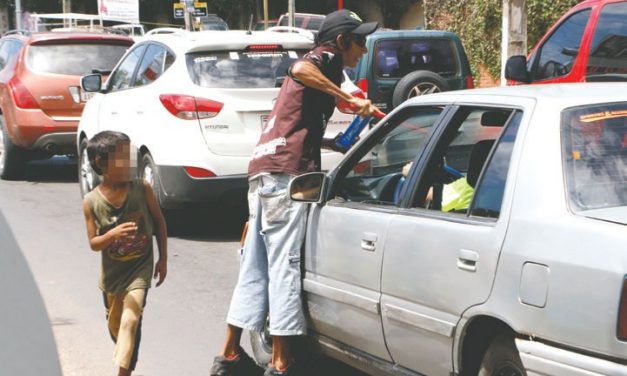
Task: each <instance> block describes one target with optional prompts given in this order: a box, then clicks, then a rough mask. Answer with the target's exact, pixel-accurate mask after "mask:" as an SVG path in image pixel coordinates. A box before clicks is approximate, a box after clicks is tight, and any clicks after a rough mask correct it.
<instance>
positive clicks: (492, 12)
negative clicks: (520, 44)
mask: <svg viewBox="0 0 627 376" xmlns="http://www.w3.org/2000/svg"><path fill="white" fill-rule="evenodd" d="M578 2H579V0H551V1H549V0H527V10H528V12H527V13H528V14H527V46H528V48H529V49H531V48H533V47H534V46H535V45H536V44H537V43H538V40H539V39H540V38H541V37H542V36H543V35H544V34H545V33H546V31H547V30H548V29H549V27H551V25H553V23H555V21H556V20H557V19H558V18H559V17H561V16H562V14H564V12H566V11H567V10H568V9H569V8H571V7H572V6H573V5H575V4H577V3H578ZM424 4H425V10H426V18H427V26H428V28H429V29H437V30H448V31H453V32H455V33H457V34H458V35H459V37H460V38H461V40H462V43H463V44H464V48H465V50H466V53H467V54H468V59H469V60H470V65H471V68H472V71H473V76H474V77H475V78H479V72H480V71H481V69H480V68H481V67H483V68H485V69H486V70H487V71H488V72H489V73H490V75H491V76H492V77H493V78H497V77H499V76H500V70H501V17H502V0H425V2H424Z"/></svg>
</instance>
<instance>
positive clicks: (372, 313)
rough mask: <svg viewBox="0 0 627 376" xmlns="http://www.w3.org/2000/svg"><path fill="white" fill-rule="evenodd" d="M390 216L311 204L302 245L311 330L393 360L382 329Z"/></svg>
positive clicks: (382, 213)
mask: <svg viewBox="0 0 627 376" xmlns="http://www.w3.org/2000/svg"><path fill="white" fill-rule="evenodd" d="M390 216H391V214H388V213H385V212H380V211H370V210H360V209H357V208H351V207H342V206H339V205H338V206H336V205H333V204H327V205H326V206H323V207H313V208H312V210H311V214H310V217H309V223H308V226H309V232H308V233H309V234H315V235H314V236H312V237H310V238H309V239H308V240H307V243H306V254H307V257H306V259H305V269H306V272H305V279H304V282H303V288H304V290H305V292H306V293H307V307H308V309H309V316H310V319H311V324H312V327H313V329H314V330H315V331H316V332H318V333H320V334H322V335H327V336H329V337H332V338H333V339H335V340H337V341H340V342H343V343H345V344H347V345H349V346H352V347H354V348H357V349H359V350H362V351H366V352H368V353H370V354H372V355H374V356H376V357H379V358H381V359H385V360H391V359H390V356H389V354H388V351H387V349H386V348H385V341H384V340H383V329H382V327H381V310H380V307H379V298H380V295H381V293H380V276H381V262H382V260H383V248H384V246H385V231H386V229H387V226H388V223H389V220H390Z"/></svg>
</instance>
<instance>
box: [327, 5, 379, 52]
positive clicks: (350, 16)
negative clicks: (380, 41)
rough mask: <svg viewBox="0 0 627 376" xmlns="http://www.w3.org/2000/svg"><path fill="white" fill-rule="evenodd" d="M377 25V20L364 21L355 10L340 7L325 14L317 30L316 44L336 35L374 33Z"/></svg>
mask: <svg viewBox="0 0 627 376" xmlns="http://www.w3.org/2000/svg"><path fill="white" fill-rule="evenodd" d="M378 27H379V23H378V22H366V23H364V22H363V21H362V20H361V18H359V16H358V15H357V14H355V12H351V11H350V10H348V9H340V10H336V11H335V12H332V13H329V14H327V16H326V17H325V18H324V21H322V25H320V29H319V30H318V37H317V42H318V44H320V43H323V42H327V41H330V40H334V39H335V38H336V37H337V36H338V35H340V34H343V33H351V34H355V35H363V36H366V35H368V34H372V33H374V31H375V30H377V28H378Z"/></svg>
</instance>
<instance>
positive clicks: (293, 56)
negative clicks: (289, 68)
mask: <svg viewBox="0 0 627 376" xmlns="http://www.w3.org/2000/svg"><path fill="white" fill-rule="evenodd" d="M287 56H289V57H290V59H298V54H296V51H287Z"/></svg>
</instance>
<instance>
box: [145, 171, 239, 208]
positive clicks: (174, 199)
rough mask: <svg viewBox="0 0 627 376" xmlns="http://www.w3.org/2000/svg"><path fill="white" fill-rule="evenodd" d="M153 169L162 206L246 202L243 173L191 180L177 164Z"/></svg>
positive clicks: (173, 206) (176, 206) (174, 206)
mask: <svg viewBox="0 0 627 376" xmlns="http://www.w3.org/2000/svg"><path fill="white" fill-rule="evenodd" d="M157 170H158V171H159V182H160V184H161V190H162V194H163V195H162V197H161V200H162V201H161V204H162V206H163V207H165V208H179V207H185V206H190V205H193V204H203V203H218V202H219V203H221V204H238V205H246V202H247V201H246V200H247V198H246V193H247V192H248V176H247V175H228V176H217V177H213V178H204V179H195V178H192V177H190V176H189V175H188V174H187V173H186V172H185V170H184V169H183V167H180V166H158V167H157Z"/></svg>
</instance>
